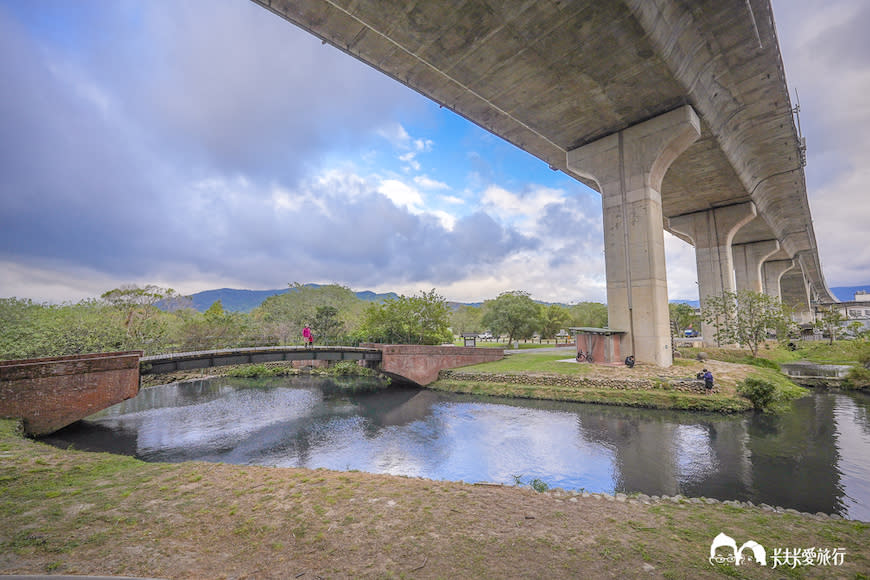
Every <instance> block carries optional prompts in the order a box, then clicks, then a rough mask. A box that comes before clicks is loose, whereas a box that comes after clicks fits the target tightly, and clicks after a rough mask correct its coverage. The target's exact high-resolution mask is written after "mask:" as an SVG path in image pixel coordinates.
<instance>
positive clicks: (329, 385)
mask: <svg viewBox="0 0 870 580" xmlns="http://www.w3.org/2000/svg"><path fill="white" fill-rule="evenodd" d="M868 410H870V397H867V396H865V395H860V394H858V395H852V394H849V395H847V394H834V393H824V392H818V393H816V394H814V395H813V396H810V397H805V398H803V399H800V400H798V401H796V402H795V403H794V408H793V411H792V412H791V413H787V414H783V415H781V416H766V415H754V414H748V415H738V416H722V415H715V414H698V413H685V412H675V411H659V410H650V409H630V408H622V407H612V406H605V405H588V404H580V403H558V402H548V401H526V400H517V399H501V398H491V397H473V396H466V395H455V394H449V393H438V392H435V391H429V390H425V389H406V388H396V387H389V388H383V385H380V384H379V383H376V382H373V381H372V380H371V379H366V380H360V379H347V380H344V381H336V380H334V379H322V378H316V377H289V378H271V379H262V380H250V379H230V378H219V379H210V380H204V381H196V382H191V383H182V384H171V385H164V386H160V387H152V388H148V389H143V390H142V391H141V392H140V394H139V395H138V396H137V397H136V398H135V399H131V400H129V401H125V402H123V403H121V404H119V405H116V406H114V407H112V408H110V409H107V410H106V411H103V412H101V413H99V414H97V415H94V416H92V417H90V418H88V419H87V420H85V421H81V422H79V423H76V424H75V425H72V426H70V427H69V428H67V429H64V430H62V431H59V432H57V433H55V434H54V435H52V436H50V437H47V438H46V440H47V441H49V442H51V443H54V444H58V445H69V444H72V445H74V446H75V447H76V448H78V449H89V450H104V451H111V452H115V453H124V454H128V455H134V456H136V457H138V458H141V459H144V460H146V461H170V462H177V461H188V460H204V461H212V462H226V463H236V464H256V465H272V466H287V467H307V468H318V467H324V468H328V469H335V470H352V469H356V470H360V471H367V472H373V473H390V474H396V475H407V476H419V477H425V478H429V479H445V480H453V481H466V482H479V481H485V482H497V483H505V484H515V483H516V482H517V481H520V482H522V483H528V482H530V481H531V480H533V479H540V480H541V481H543V482H545V483H547V484H548V485H549V486H550V487H561V488H563V489H567V490H583V489H585V490H587V491H593V492H607V493H616V492H624V493H631V492H641V493H646V494H649V495H675V494H677V493H680V494H683V495H685V496H704V497H714V498H718V499H721V500H726V499H737V500H741V501H746V500H751V501H753V502H755V503H762V502H763V503H768V504H771V505H779V506H783V507H791V508H795V509H798V510H800V511H807V512H819V511H821V512H825V513H839V514H841V515H843V516H848V517H851V518H855V519H862V520H870V415H868Z"/></svg>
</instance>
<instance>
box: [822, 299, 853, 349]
mask: <svg viewBox="0 0 870 580" xmlns="http://www.w3.org/2000/svg"><path fill="white" fill-rule="evenodd" d="M821 314H822V316H821V317H820V318H817V319H816V324H815V327H816V329H818V330H821V331H822V332H823V333H827V335H828V337H829V338H830V342H829V343H828V344H834V340H836V338H837V335H838V334H839V333H840V331H841V330H842V323H843V322H845V320H846V317H845V316H843V313H842V312H840V309H839V308H837V307H836V306H834V305H833V304H831V305H830V306H828V307H827V308H822V311H821Z"/></svg>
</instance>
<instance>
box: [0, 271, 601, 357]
mask: <svg viewBox="0 0 870 580" xmlns="http://www.w3.org/2000/svg"><path fill="white" fill-rule="evenodd" d="M291 286H292V287H293V289H294V291H293V292H289V293H286V294H280V295H276V296H272V297H270V298H267V299H266V300H265V301H264V302H263V303H262V304H261V305H260V306H259V307H258V308H256V309H254V310H253V311H251V312H250V313H240V312H229V311H227V310H225V309H224V308H223V306H222V305H221V303H220V301H218V302H215V303H214V304H212V305H211V307H210V308H209V309H208V310H206V311H205V312H203V313H200V312H197V311H196V310H194V309H192V308H190V307H189V304H190V301H189V300H186V299H185V297H183V296H180V295H178V294H177V293H175V292H174V291H172V290H171V289H164V288H159V287H156V286H146V287H144V288H140V287H138V286H124V287H121V288H116V289H113V290H110V291H108V292H106V293H104V294H103V295H102V296H101V297H100V298H97V299H88V300H83V301H81V302H78V303H75V304H61V305H49V304H39V303H34V302H33V301H31V300H27V299H17V298H3V299H0V359H4V360H8V359H22V358H39V357H47V356H61V355H70V354H84V353H91V352H110V351H122V350H143V351H145V353H146V354H158V353H165V352H183V351H194V350H210V349H218V348H238V347H250V346H277V345H295V344H301V342H302V330H303V328H304V327H305V325H306V324H307V325H309V326H310V327H311V330H312V332H313V334H314V337H315V342H316V343H317V344H327V345H329V344H341V345H356V344H359V343H360V342H381V343H394V344H396V343H398V344H442V343H445V342H453V340H454V336H458V335H460V334H462V333H472V332H473V333H482V332H485V331H488V332H492V333H493V334H494V335H496V336H499V335H502V336H507V337H508V338H509V340H517V339H527V338H531V337H532V336H534V335H538V336H540V337H542V338H553V337H554V336H556V335H557V334H558V332H559V331H560V330H562V329H565V328H568V327H570V326H595V327H601V326H606V324H607V307H606V306H605V305H603V304H599V303H593V302H584V303H580V304H576V305H573V306H569V307H563V306H559V305H542V304H539V303H537V302H534V301H533V300H532V298H531V297H530V296H529V294H527V293H525V292H506V293H503V294H501V295H499V297H498V298H495V299H493V300H487V301H486V302H485V303H484V304H483V305H482V306H480V307H472V306H461V307H459V308H458V309H456V310H452V311H451V309H450V308H449V306H448V305H447V302H446V301H445V300H444V298H443V297H441V296H440V295H438V293H437V292H436V291H435V290H431V291H429V292H421V293H420V294H419V295H414V296H399V297H398V298H395V299H389V300H386V301H383V302H379V303H372V302H367V301H364V300H362V299H360V298H358V297H357V296H356V295H355V294H354V292H353V291H351V290H350V289H349V288H346V287H344V286H339V285H328V286H319V287H310V286H305V285H302V284H293V285H291ZM158 305H159V306H160V307H158Z"/></svg>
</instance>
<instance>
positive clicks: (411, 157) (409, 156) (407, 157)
mask: <svg viewBox="0 0 870 580" xmlns="http://www.w3.org/2000/svg"><path fill="white" fill-rule="evenodd" d="M416 156H417V154H416V153H405V154H404V155H399V161H401V162H403V163H407V164H408V169H413V170H414V171H420V162H419V161H417V160H416V159H415V157H416Z"/></svg>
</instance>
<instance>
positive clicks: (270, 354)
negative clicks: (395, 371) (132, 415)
mask: <svg viewBox="0 0 870 580" xmlns="http://www.w3.org/2000/svg"><path fill="white" fill-rule="evenodd" d="M382 358H383V356H382V354H381V351H380V350H378V349H377V348H355V347H352V346H318V347H313V348H306V347H304V346H268V347H255V348H236V349H225V350H205V351H197V352H181V353H172V354H158V355H154V356H145V357H142V358H141V359H139V373H140V374H142V375H156V374H164V373H172V372H178V371H187V370H193V369H204V368H210V367H219V366H227V365H246V364H262V363H268V362H279V361H309V360H310V361H343V360H352V361H363V363H365V364H366V365H367V366H376V365H377V364H379V363H380V362H381V360H382Z"/></svg>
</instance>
